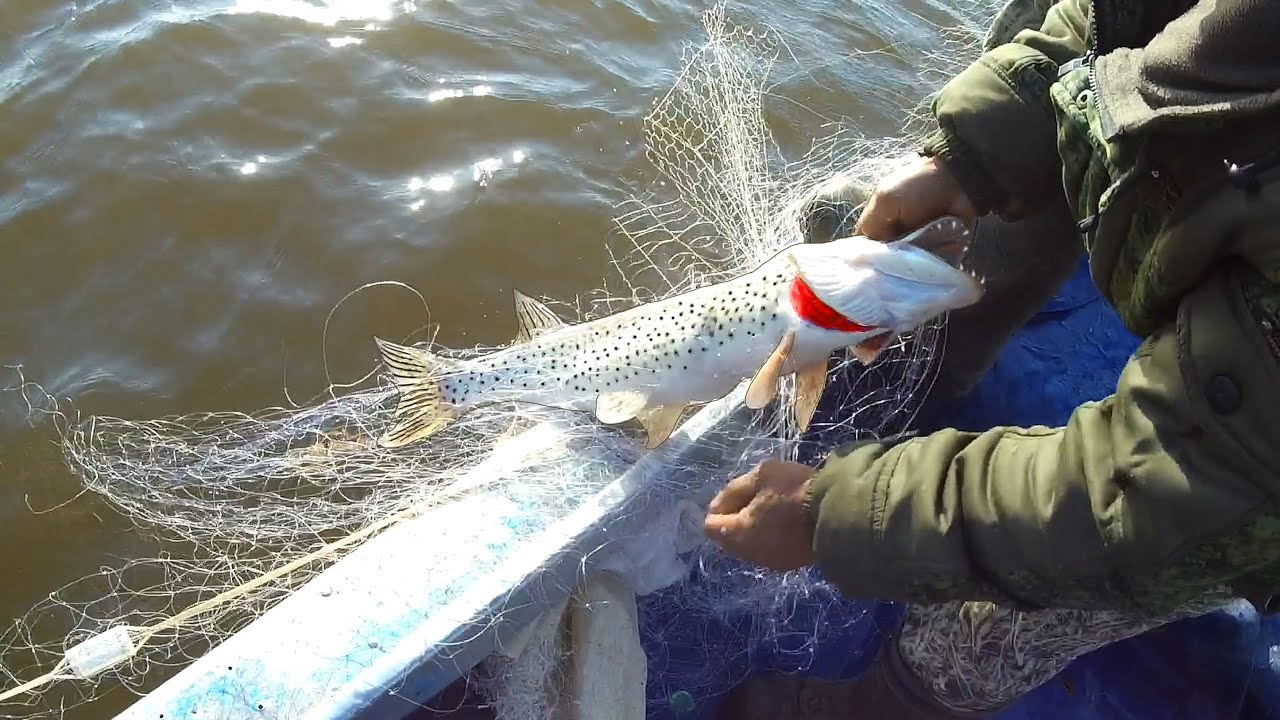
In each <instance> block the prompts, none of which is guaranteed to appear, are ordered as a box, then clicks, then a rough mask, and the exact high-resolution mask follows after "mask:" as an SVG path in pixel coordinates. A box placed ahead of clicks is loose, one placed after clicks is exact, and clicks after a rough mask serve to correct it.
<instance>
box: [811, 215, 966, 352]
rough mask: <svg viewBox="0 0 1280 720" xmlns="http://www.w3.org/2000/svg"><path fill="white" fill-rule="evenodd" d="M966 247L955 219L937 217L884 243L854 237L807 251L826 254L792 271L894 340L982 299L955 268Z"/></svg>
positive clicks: (961, 225) (963, 272) (834, 304)
mask: <svg viewBox="0 0 1280 720" xmlns="http://www.w3.org/2000/svg"><path fill="white" fill-rule="evenodd" d="M971 241H972V235H971V233H970V231H969V228H968V227H967V226H966V225H965V224H964V222H963V221H962V220H960V219H959V218H955V217H942V218H939V219H937V220H934V221H932V222H930V223H928V224H926V225H924V226H923V227H921V228H919V229H917V230H915V231H913V232H911V233H909V234H907V235H906V236H904V237H902V238H900V239H898V240H894V241H892V242H888V243H884V242H880V241H877V240H872V239H870V238H867V237H864V236H856V235H855V236H850V237H846V238H843V239H840V240H835V241H833V242H830V243H825V244H823V245H820V246H810V247H823V248H826V249H825V251H822V253H821V257H817V256H815V257H809V258H805V259H804V260H802V261H801V262H799V263H798V270H799V273H800V275H801V276H802V277H803V278H804V279H805V281H806V283H808V284H809V285H810V286H812V288H813V290H814V292H815V293H816V294H817V295H818V297H819V298H820V299H822V300H823V301H824V302H826V303H827V304H828V305H830V306H831V307H832V308H834V309H835V310H837V311H839V312H840V313H841V314H843V315H844V316H845V317H847V318H849V319H851V320H855V321H857V322H859V323H862V324H866V325H869V326H872V327H874V328H877V329H883V330H885V331H887V333H889V334H894V335H896V334H899V333H906V332H910V331H912V330H914V329H916V328H918V327H920V326H921V325H923V324H925V323H926V322H928V321H930V320H932V319H933V318H935V317H938V316H940V315H943V314H945V313H947V312H949V311H951V310H957V309H959V308H963V307H967V306H969V305H972V304H974V303H976V302H977V301H978V300H979V299H981V298H982V295H983V286H982V282H981V281H980V280H979V279H978V278H976V277H974V276H973V275H972V274H970V273H969V272H967V271H966V270H964V269H962V268H961V262H962V261H963V259H964V257H965V254H966V253H967V252H968V249H969V246H970V243H971Z"/></svg>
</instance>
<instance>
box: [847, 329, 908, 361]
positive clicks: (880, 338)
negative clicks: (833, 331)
mask: <svg viewBox="0 0 1280 720" xmlns="http://www.w3.org/2000/svg"><path fill="white" fill-rule="evenodd" d="M897 337H898V333H895V332H887V333H885V334H883V335H877V336H875V337H873V338H871V339H870V340H863V341H862V342H860V343H858V344H857V345H851V346H849V350H850V351H851V352H853V356H854V357H856V358H858V362H860V363H862V364H863V365H870V364H871V363H873V362H875V361H876V358H878V357H880V353H882V352H884V349H885V348H886V347H888V346H889V343H891V342H893V341H894V340H895V339H897Z"/></svg>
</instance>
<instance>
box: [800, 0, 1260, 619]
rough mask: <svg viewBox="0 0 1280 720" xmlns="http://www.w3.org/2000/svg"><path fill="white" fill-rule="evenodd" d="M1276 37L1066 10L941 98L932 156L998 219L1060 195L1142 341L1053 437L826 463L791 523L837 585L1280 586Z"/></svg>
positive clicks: (1152, 605)
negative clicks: (1104, 389) (804, 521)
mask: <svg viewBox="0 0 1280 720" xmlns="http://www.w3.org/2000/svg"><path fill="white" fill-rule="evenodd" d="M1278 30H1280V2H1275V0H1216V1H1215V0H1201V1H1200V2H1192V1H1191V0H1150V1H1147V2H1124V1H1123V0H1111V1H1107V0H1094V2H1092V3H1089V2H1088V1H1087V0H1061V1H1060V2H1058V3H1057V4H1056V5H1054V6H1053V7H1052V8H1051V9H1050V10H1049V12H1048V16H1047V17H1046V18H1045V20H1044V22H1043V24H1042V25H1040V26H1039V27H1038V28H1034V27H1033V28H1029V29H1026V30H1023V31H1022V32H1020V33H1018V34H1017V35H1016V37H1014V39H1013V41H1012V42H1007V43H1003V44H996V45H994V46H992V47H990V48H989V49H988V50H987V51H986V52H985V53H984V54H983V55H982V56H981V58H980V59H979V60H977V61H976V62H975V63H973V64H972V65H971V66H970V67H969V68H968V69H966V70H965V71H963V72H962V73H961V74H960V75H958V76H957V77H956V78H954V79H953V80H952V81H951V82H950V83H949V84H948V85H947V86H946V87H945V88H944V89H943V91H942V92H941V93H940V95H939V97H938V98H937V99H936V101H935V105H934V113H935V116H936V118H937V121H938V128H939V130H938V133H937V134H936V135H935V136H934V137H933V138H932V139H931V140H930V141H929V142H928V143H927V145H926V147H925V148H924V152H925V154H928V155H932V156H935V157H938V158H939V159H940V160H941V161H942V162H943V163H944V164H945V165H946V166H947V167H948V168H950V170H951V172H952V173H953V174H955V175H956V177H957V179H958V180H959V181H960V182H961V184H962V185H963V186H964V188H965V189H966V191H967V193H968V194H969V195H970V197H971V198H972V199H973V201H974V204H975V205H976V206H977V207H978V208H979V210H980V211H982V212H984V213H986V212H991V213H997V214H999V215H1001V216H1002V217H1004V218H1006V219H1010V220H1012V219H1017V218H1021V217H1025V216H1027V215H1030V214H1032V213H1034V212H1037V211H1038V210H1039V209H1041V208H1043V207H1045V206H1046V204H1047V203H1049V202H1062V199H1063V196H1064V191H1065V198H1066V200H1067V202H1068V203H1069V204H1070V205H1071V207H1072V208H1073V209H1074V211H1075V213H1076V217H1077V218H1078V220H1079V222H1080V225H1079V229H1080V232H1081V237H1082V241H1083V243H1084V246H1085V248H1086V250H1087V252H1088V254H1089V262H1090V270H1091V273H1092V275H1093V278H1094V281H1095V282H1096V283H1097V285H1098V287H1099V289H1100V291H1101V292H1102V294H1103V296H1104V297H1106V298H1107V299H1108V300H1109V301H1110V302H1111V303H1112V304H1113V305H1114V306H1115V307H1116V309H1117V311H1118V312H1119V314H1120V316H1121V317H1122V318H1123V319H1124V321H1125V323H1126V324H1127V325H1128V327H1130V328H1131V329H1132V330H1133V331H1134V332H1136V333H1138V334H1139V335H1140V336H1142V337H1143V338H1145V341H1144V342H1143V343H1142V345H1141V347H1140V348H1139V350H1138V351H1137V352H1136V353H1135V354H1134V356H1133V357H1132V358H1131V360H1130V361H1129V363H1128V364H1127V366H1126V367H1125V368H1124V371H1123V373H1122V375H1121V377H1120V379H1119V381H1118V384H1117V387H1116V390H1115V393H1114V394H1113V395H1112V396H1110V397H1107V398H1106V399H1104V400H1102V401H1100V402H1090V403H1086V404H1084V405H1082V406H1080V407H1079V408H1078V409H1077V410H1076V411H1075V412H1074V413H1073V415H1072V416H1071V418H1070V420H1069V421H1068V423H1067V424H1066V426H1065V427H1061V428H1047V427H1036V428H1014V427H998V428H994V429H991V430H988V431H986V432H980V433H975V432H959V431H954V430H947V431H942V432H938V433H935V434H932V435H929V436H926V437H920V438H914V439H910V440H906V441H903V442H900V443H896V444H894V443H863V444H859V445H851V446H848V447H844V448H840V449H839V450H837V451H836V452H834V453H832V455H831V456H830V457H828V458H827V459H826V461H825V462H824V463H823V465H822V466H821V467H820V468H819V470H818V472H817V474H816V475H815V477H814V479H813V481H812V482H811V491H810V498H809V516H810V520H811V523H812V529H813V533H814V551H815V555H816V558H817V565H818V567H819V568H820V570H821V571H822V572H823V574H824V576H825V577H827V578H828V579H830V580H831V581H833V582H834V583H835V584H836V585H837V586H838V587H839V588H840V589H841V590H842V591H843V592H844V593H846V594H848V595H852V596H856V597H864V598H878V599H883V600H900V601H911V602H921V603H929V602H941V601H947V600H953V599H965V600H992V601H996V602H1003V603H1007V604H1012V605H1015V606H1020V607H1026V608H1037V607H1075V608H1088V609H1119V610H1128V611H1133V612H1139V613H1165V612H1169V611H1172V610H1174V609H1176V608H1178V607H1180V606H1182V605H1183V604H1184V603H1186V602H1188V601H1191V600H1194V599H1202V598H1204V597H1205V595H1206V593H1210V592H1218V590H1219V589H1220V588H1223V587H1224V586H1225V587H1226V591H1227V592H1230V593H1234V594H1241V595H1245V596H1247V597H1250V598H1251V599H1255V600H1256V601H1257V600H1264V599H1265V598H1267V597H1268V596H1269V595H1270V593H1271V590H1272V588H1280V582H1277V581H1280V572H1277V570H1280V506H1278V505H1277V499H1278V498H1280V415H1278V414H1280V363H1278V362H1277V360H1276V355H1275V354H1274V352H1273V351H1274V350H1275V348H1274V345H1275V343H1276V335H1275V333H1274V332H1273V331H1274V329H1275V325H1274V324H1275V323H1277V322H1280V286H1277V285H1275V284H1274V283H1273V282H1272V281H1280V228H1278V227H1277V226H1278V224H1280V183H1277V182H1275V180H1276V178H1277V176H1280V172H1276V171H1270V170H1269V169H1268V168H1267V167H1266V166H1267V165H1268V162H1267V161H1266V160H1265V157H1264V156H1265V155H1266V153H1267V152H1269V151H1272V150H1273V149H1274V148H1277V147H1280V113H1277V109H1280V44H1278V43H1276V41H1275V38H1276V37H1277V33H1278ZM1259 158H1263V161H1261V162H1258V164H1257V166H1255V167H1249V166H1248V164H1249V163H1254V162H1255V161H1258V160H1259ZM1224 160H1228V161H1230V162H1232V163H1236V164H1237V165H1239V166H1244V172H1236V173H1231V174H1229V173H1228V172H1227V169H1226V168H1227V166H1226V165H1224V163H1223V161H1224ZM1274 160H1275V158H1272V163H1271V164H1274Z"/></svg>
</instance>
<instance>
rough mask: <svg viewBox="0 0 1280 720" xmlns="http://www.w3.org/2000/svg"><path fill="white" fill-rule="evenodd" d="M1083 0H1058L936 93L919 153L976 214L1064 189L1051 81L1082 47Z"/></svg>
mask: <svg viewBox="0 0 1280 720" xmlns="http://www.w3.org/2000/svg"><path fill="white" fill-rule="evenodd" d="M1088 13H1089V3H1088V0H1060V1H1059V2H1058V3H1057V4H1056V5H1054V6H1053V7H1051V8H1050V9H1049V12H1048V15H1047V16H1046V18H1045V20H1044V23H1043V24H1042V25H1041V27H1040V29H1039V30H1024V31H1022V32H1020V33H1018V34H1017V36H1015V37H1014V39H1013V41H1012V42H1009V43H1005V44H1003V45H998V46H996V47H994V48H992V49H991V50H988V51H987V52H985V53H983V54H982V56H980V57H979V58H978V59H977V60H976V61H975V62H974V63H973V64H971V65H970V66H969V67H968V68H966V69H965V70H963V71H961V72H960V74H959V75H957V76H956V77H955V78H953V79H952V80H951V81H950V82H948V83H947V84H946V85H945V86H944V87H943V89H942V91H941V92H940V93H939V95H938V96H937V97H936V98H935V99H934V102H933V114H934V117H935V118H936V119H937V123H938V129H937V131H936V132H935V133H934V134H933V135H932V136H931V137H930V138H929V139H928V140H927V141H926V142H925V144H924V146H923V148H922V153H923V154H924V155H927V156H930V157H935V158H937V159H938V160H939V161H940V162H941V163H942V164H943V165H945V166H946V167H947V169H948V170H949V171H950V172H951V173H952V175H954V176H955V177H956V179H957V181H958V182H959V183H960V184H961V186H962V187H963V188H964V189H965V191H966V193H967V194H968V195H969V199H970V201H971V202H972V203H973V204H974V206H975V208H976V209H977V210H978V212H979V214H984V215H985V214H987V213H989V212H994V213H997V214H999V215H1000V216H1001V217H1003V218H1004V219H1006V220H1010V221H1013V220H1018V219H1021V218H1023V217H1026V216H1028V215H1032V214H1034V213H1035V212H1036V211H1037V210H1039V209H1041V208H1043V207H1044V205H1045V203H1046V202H1047V201H1048V200H1049V199H1050V198H1051V197H1053V196H1054V194H1055V193H1057V194H1060V193H1061V186H1062V182H1061V175H1062V172H1061V166H1062V163H1061V161H1060V160H1059V158H1058V149H1057V139H1056V138H1057V133H1056V126H1057V124H1056V118H1055V115H1054V111H1053V106H1052V104H1051V103H1050V100H1049V86H1050V85H1051V84H1052V83H1053V82H1054V81H1055V80H1056V79H1057V76H1058V67H1059V66H1060V65H1063V64H1065V63H1067V62H1069V61H1070V60H1072V59H1074V58H1077V57H1080V56H1082V55H1084V53H1085V37H1086V30H1087V28H1088Z"/></svg>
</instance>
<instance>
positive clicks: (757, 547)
mask: <svg viewBox="0 0 1280 720" xmlns="http://www.w3.org/2000/svg"><path fill="white" fill-rule="evenodd" d="M813 473H814V471H813V469H812V468H810V467H809V466H807V465H801V464H799V463H792V462H780V461H777V460H766V461H765V462H762V463H760V464H759V465H757V466H756V467H755V468H753V469H752V470H751V471H750V472H748V473H746V474H745V475H741V476H739V477H736V478H734V479H733V480H731V481H730V482H729V484H728V485H726V486H725V488H724V489H723V490H721V491H720V494H718V495H716V497H715V499H713V500H712V501H711V505H710V506H709V507H708V508H707V510H708V512H707V518H706V520H705V521H703V530H704V531H705V532H706V533H707V535H708V536H709V537H710V538H711V539H712V540H714V541H715V542H717V543H719V544H720V545H721V546H722V547H723V548H724V549H725V550H726V551H727V552H728V553H729V554H730V555H734V556H735V557H738V558H741V559H743V560H746V561H748V562H752V563H755V564H756V565H760V566H762V567H766V568H769V569H771V570H779V571H785V570H794V569H796V568H801V567H805V566H808V565H812V564H813V535H812V533H811V532H810V531H809V522H808V519H807V518H806V515H805V512H806V510H805V506H806V502H807V497H808V492H809V478H811V477H812V476H813Z"/></svg>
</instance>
